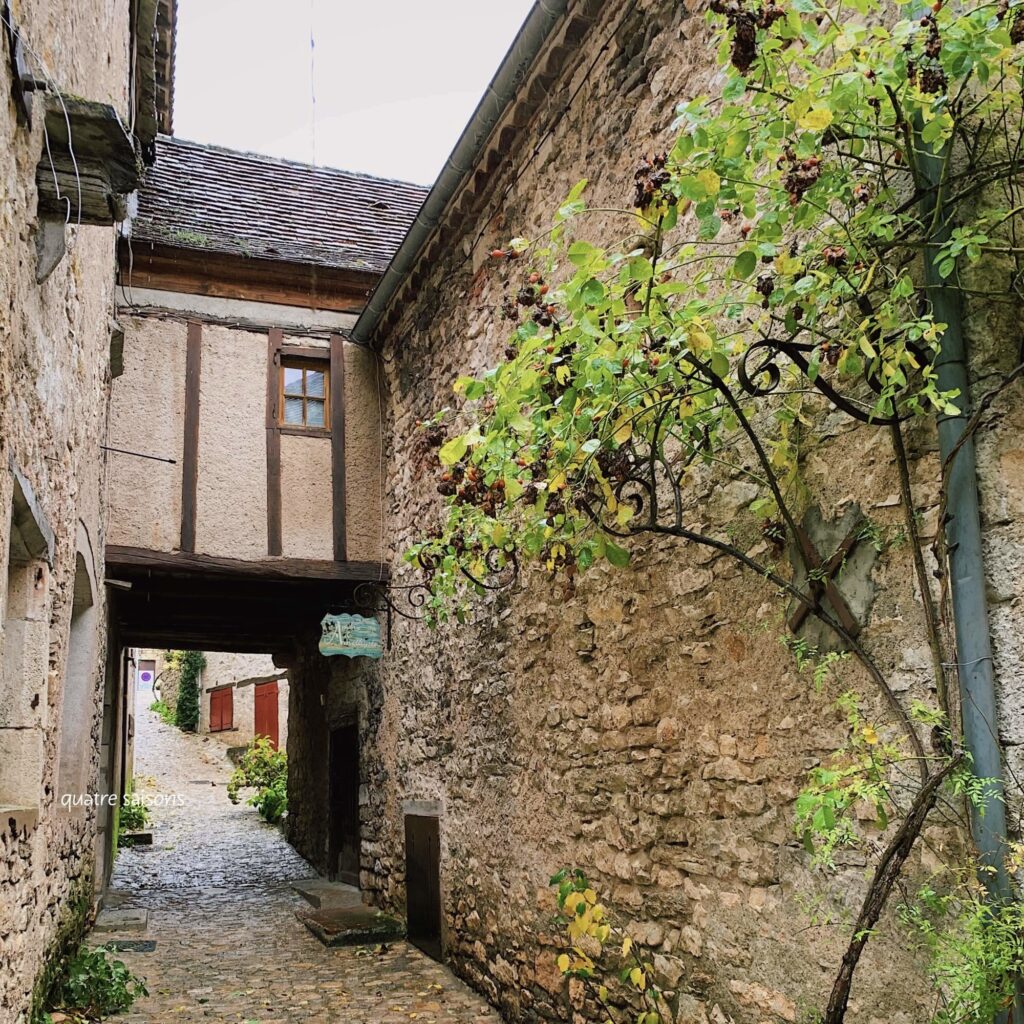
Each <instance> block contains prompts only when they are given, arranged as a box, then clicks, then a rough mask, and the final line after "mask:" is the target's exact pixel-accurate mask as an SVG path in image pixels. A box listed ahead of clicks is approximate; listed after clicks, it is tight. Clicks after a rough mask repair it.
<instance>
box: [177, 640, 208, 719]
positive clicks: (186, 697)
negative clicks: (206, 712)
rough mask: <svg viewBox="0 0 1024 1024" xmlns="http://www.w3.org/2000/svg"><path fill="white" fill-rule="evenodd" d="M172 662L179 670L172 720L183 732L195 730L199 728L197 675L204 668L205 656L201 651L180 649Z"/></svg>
mask: <svg viewBox="0 0 1024 1024" xmlns="http://www.w3.org/2000/svg"><path fill="white" fill-rule="evenodd" d="M168 660H172V659H168ZM172 663H174V664H176V665H177V667H178V669H179V671H180V672H181V677H180V681H179V683H178V704H177V707H176V708H175V709H174V722H175V725H177V727H178V728H179V729H181V730H182V731H183V732H195V731H196V730H197V729H198V728H199V675H200V673H201V672H202V671H203V669H204V668H206V658H205V656H204V655H203V652H202V651H180V652H175V658H174V659H173V661H172Z"/></svg>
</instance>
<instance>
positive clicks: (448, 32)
mask: <svg viewBox="0 0 1024 1024" xmlns="http://www.w3.org/2000/svg"><path fill="white" fill-rule="evenodd" d="M531 6H532V0H290V2H289V0H286V2H284V3H282V2H281V0H179V3H178V41H177V53H176V68H175V86H174V134H175V135H177V136H179V137H181V138H183V139H191V140H193V141H195V142H209V143H216V144H217V145H221V146H229V147H231V148H232V149H244V150H252V151H254V152H257V153H266V154H269V155H270V156H279V157H287V158H288V159H291V160H302V161H306V162H313V160H314V155H315V162H316V163H318V164H325V165H329V166H333V167H342V168H345V169H346V170H351V171H363V172H366V173H369V174H376V175H380V176H382V177H388V178H400V179H404V180H406V181H414V182H418V183H421V184H424V185H429V184H433V181H434V179H435V178H436V177H437V175H438V173H439V172H440V170H441V168H442V166H443V165H444V161H445V158H446V157H447V156H448V154H449V153H450V152H451V149H452V147H453V146H454V145H455V142H456V140H457V139H458V137H459V135H460V133H461V132H462V129H463V128H464V127H465V126H466V122H467V121H468V120H469V118H470V115H471V114H472V113H473V110H474V108H475V107H476V104H477V103H478V102H479V100H480V97H481V96H482V95H483V93H484V89H485V88H486V87H487V83H488V82H489V81H490V80H491V77H492V76H493V75H494V72H495V71H496V70H497V69H498V65H499V63H500V62H501V59H502V57H504V55H505V53H506V51H507V50H508V47H509V45H510V44H511V42H512V40H513V38H514V37H515V34H516V32H517V31H518V29H519V26H520V25H521V24H522V22H523V20H524V19H525V17H526V15H527V13H528V11H529V9H530V7H531ZM311 25H312V27H313V35H314V39H315V41H316V46H315V68H316V74H315V81H316V119H315V128H316V152H315V154H314V151H313V125H314V119H313V100H312V94H311V85H310V26H311Z"/></svg>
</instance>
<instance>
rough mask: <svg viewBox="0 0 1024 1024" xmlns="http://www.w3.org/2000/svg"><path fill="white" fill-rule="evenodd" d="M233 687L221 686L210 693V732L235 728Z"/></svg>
mask: <svg viewBox="0 0 1024 1024" xmlns="http://www.w3.org/2000/svg"><path fill="white" fill-rule="evenodd" d="M234 692H235V688H234V687H233V686H222V687H220V688H219V689H217V690H211V691H210V732H223V731H224V730H225V729H233V728H234V727H235V722H234V718H235V706H234Z"/></svg>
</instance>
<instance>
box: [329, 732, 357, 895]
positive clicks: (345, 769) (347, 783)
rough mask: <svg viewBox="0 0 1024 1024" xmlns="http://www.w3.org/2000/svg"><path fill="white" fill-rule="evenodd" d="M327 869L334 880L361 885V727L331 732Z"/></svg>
mask: <svg viewBox="0 0 1024 1024" xmlns="http://www.w3.org/2000/svg"><path fill="white" fill-rule="evenodd" d="M330 744H331V745H330V777H329V792H328V800H329V804H330V822H329V836H328V839H329V842H328V847H327V870H328V873H329V875H330V877H331V878H332V879H335V880H337V881H339V882H347V883H348V884H349V885H358V884H359V727H358V726H357V725H355V724H354V723H353V724H351V725H344V726H342V727H341V728H340V729H332V730H331V740H330Z"/></svg>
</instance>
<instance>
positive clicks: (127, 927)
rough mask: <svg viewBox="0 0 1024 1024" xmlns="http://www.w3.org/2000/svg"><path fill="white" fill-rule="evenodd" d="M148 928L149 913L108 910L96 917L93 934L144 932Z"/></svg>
mask: <svg viewBox="0 0 1024 1024" xmlns="http://www.w3.org/2000/svg"><path fill="white" fill-rule="evenodd" d="M148 926H149V911H148V910H145V909H142V908H126V909H124V910H116V909H114V908H108V909H106V910H101V911H100V912H99V913H98V914H97V915H96V923H95V924H94V925H93V926H92V930H93V931H94V932H103V933H104V934H106V933H109V932H144V931H145V930H146V928H147V927H148Z"/></svg>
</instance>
